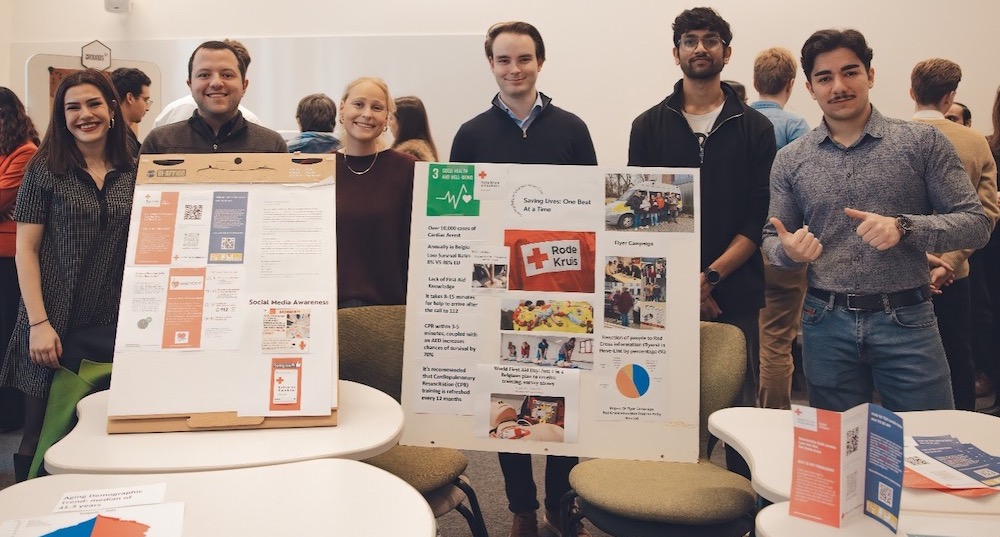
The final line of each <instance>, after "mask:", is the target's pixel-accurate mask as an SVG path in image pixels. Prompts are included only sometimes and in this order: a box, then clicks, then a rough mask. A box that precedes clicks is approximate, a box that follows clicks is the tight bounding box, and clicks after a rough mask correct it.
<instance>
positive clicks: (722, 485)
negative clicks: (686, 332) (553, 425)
mask: <svg viewBox="0 0 1000 537" xmlns="http://www.w3.org/2000/svg"><path fill="white" fill-rule="evenodd" d="M745 373H746V342H745V339H744V338H743V333H742V332H741V331H740V330H739V329H738V328H736V327H734V326H731V325H727V324H722V323H710V322H702V323H701V394H700V398H701V411H700V420H699V421H700V427H701V429H700V436H701V441H702V444H705V443H706V442H707V439H708V417H709V415H711V414H712V412H715V411H716V410H719V409H721V408H727V407H730V406H733V405H734V404H736V403H737V401H739V399H740V395H741V390H742V387H743V375H744V374H745ZM708 455H709V454H708V453H706V454H704V455H703V456H699V459H698V462H696V463H678V462H656V461H633V460H617V459H592V460H589V461H585V462H581V463H580V464H578V465H577V466H576V467H575V468H574V469H573V471H572V472H571V473H570V475H569V481H570V486H571V487H572V489H571V490H570V492H569V493H567V494H566V497H565V498H564V499H563V504H562V509H563V520H564V521H566V523H567V526H566V528H564V529H563V532H564V534H567V533H566V530H567V528H571V527H573V526H572V525H573V524H575V523H576V522H578V521H579V520H580V519H582V518H586V519H588V520H589V521H590V522H591V523H592V524H594V525H595V526H597V527H598V528H600V529H601V530H603V531H605V532H607V533H609V534H611V535H617V536H628V537H647V536H648V537H654V536H655V537H663V536H667V535H670V536H691V537H694V536H699V537H701V536H705V535H712V536H730V535H732V536H743V535H745V534H746V533H747V532H749V531H750V529H752V527H753V510H754V502H755V496H754V492H753V488H751V486H750V482H749V481H748V480H746V479H745V478H743V477H741V476H739V475H737V474H735V473H732V472H730V471H728V470H726V469H725V468H721V467H719V466H717V465H715V464H714V463H712V462H711V461H710V460H709V459H708ZM574 500H575V503H576V506H575V507H574V505H573V504H574Z"/></svg>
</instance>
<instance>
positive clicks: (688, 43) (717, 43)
mask: <svg viewBox="0 0 1000 537" xmlns="http://www.w3.org/2000/svg"><path fill="white" fill-rule="evenodd" d="M699 42H700V43H701V44H702V46H703V47H705V50H715V49H717V48H719V47H721V46H724V45H725V44H726V42H725V41H723V40H722V38H721V37H719V36H717V35H707V36H705V37H700V38H699V37H697V36H693V35H691V36H687V37H683V38H681V40H680V42H679V43H678V45H679V46H680V47H681V49H683V50H687V51H691V50H694V49H696V48H698V43H699Z"/></svg>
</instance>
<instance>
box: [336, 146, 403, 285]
mask: <svg viewBox="0 0 1000 537" xmlns="http://www.w3.org/2000/svg"><path fill="white" fill-rule="evenodd" d="M344 158H345V157H344V155H343V154H338V155H337V294H338V296H337V300H338V302H339V303H344V302H346V301H360V302H361V303H364V304H405V303H406V275H407V267H408V263H409V257H410V203H411V201H412V199H413V163H414V162H416V161H415V159H414V158H413V157H412V156H410V155H404V154H403V153H400V152H398V151H394V150H392V149H388V150H385V151H382V152H381V153H379V154H378V160H376V161H375V165H374V166H372V168H371V169H370V170H368V172H366V173H364V174H363V175H357V174H355V173H353V172H351V170H349V169H348V167H347V164H346V163H345V160H344ZM347 159H349V161H350V167H351V168H352V169H354V170H355V171H363V170H366V169H367V168H368V166H369V165H370V164H371V163H372V159H371V157H347Z"/></svg>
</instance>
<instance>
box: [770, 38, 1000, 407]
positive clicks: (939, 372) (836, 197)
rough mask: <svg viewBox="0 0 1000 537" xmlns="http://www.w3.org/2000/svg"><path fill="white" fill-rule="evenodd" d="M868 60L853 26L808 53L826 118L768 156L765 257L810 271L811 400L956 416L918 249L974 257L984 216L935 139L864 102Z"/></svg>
mask: <svg viewBox="0 0 1000 537" xmlns="http://www.w3.org/2000/svg"><path fill="white" fill-rule="evenodd" d="M871 59H872V50H871V48H869V47H868V43H867V42H866V41H865V37H864V36H863V35H862V34H861V33H860V32H858V31H856V30H846V31H840V30H820V31H818V32H816V33H814V34H813V35H812V36H811V37H809V39H807V40H806V43H805V45H803V47H802V67H803V70H804V71H805V74H806V78H807V81H806V88H807V89H808V90H809V92H810V94H812V97H813V99H815V100H816V102H817V103H818V104H819V106H820V108H821V109H822V110H823V122H822V124H821V125H820V126H818V127H817V128H815V129H813V130H812V131H811V132H809V133H808V134H806V135H805V136H803V137H802V138H800V139H799V140H798V141H796V142H795V143H794V144H791V145H789V146H786V147H785V148H784V149H783V150H782V151H780V152H779V153H778V155H777V157H776V158H775V160H774V165H773V166H772V168H771V205H770V214H771V218H770V223H769V224H768V225H766V226H765V227H764V251H765V252H766V254H767V256H768V257H769V259H770V260H771V264H772V265H774V266H775V267H778V268H781V267H787V268H793V267H799V266H802V265H803V264H805V263H810V266H809V271H808V280H809V290H808V292H807V294H806V299H805V305H804V306H803V309H802V333H803V365H804V366H805V375H806V380H807V382H808V385H809V386H808V387H809V403H810V405H812V406H814V407H819V408H824V409H829V410H837V411H843V410H847V409H849V408H851V407H853V406H856V405H858V404H860V403H864V402H868V401H871V399H872V390H873V389H877V390H878V392H879V394H880V395H881V401H882V405H883V406H885V407H886V408H888V409H890V410H894V411H904V410H930V409H949V408H954V401H953V400H952V393H951V381H950V374H949V369H948V362H947V361H946V360H945V353H944V347H943V346H942V345H941V337H940V336H939V334H938V327H937V322H936V320H935V318H934V308H933V306H932V305H931V302H930V298H931V289H930V275H929V271H928V264H927V256H926V254H925V252H941V251H952V250H957V249H960V248H979V247H981V246H982V245H984V244H985V243H986V241H987V239H988V238H989V233H990V220H989V219H988V218H987V217H986V214H985V213H984V212H983V206H982V204H981V203H980V202H979V199H978V198H977V197H976V194H975V192H974V191H973V189H972V185H971V184H970V183H969V178H968V176H967V175H966V173H965V169H964V168H963V167H962V163H961V161H960V160H959V158H958V155H957V153H956V152H955V148H954V147H953V146H952V144H951V142H949V141H948V139H947V138H946V137H945V136H944V135H943V134H942V133H941V132H940V131H939V130H937V129H935V128H934V127H931V126H930V125H924V124H920V123H913V122H906V121H901V120H897V119H891V118H886V117H883V116H882V115H881V114H880V113H879V112H878V110H876V109H875V108H874V107H873V106H872V105H871V103H870V102H869V100H868V90H869V89H871V87H872V86H873V85H874V83H875V71H874V69H872V68H871Z"/></svg>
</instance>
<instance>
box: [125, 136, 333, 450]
mask: <svg viewBox="0 0 1000 537" xmlns="http://www.w3.org/2000/svg"><path fill="white" fill-rule="evenodd" d="M335 170H336V166H335V160H334V156H333V155H308V156H304V155H290V154H239V155H237V154H208V155H142V156H140V159H139V171H138V177H137V180H136V190H135V195H134V198H133V206H132V219H131V224H130V228H129V241H128V248H127V252H126V260H125V276H124V282H123V285H122V298H121V306H120V312H119V320H118V334H117V340H116V346H115V359H114V360H115V373H114V376H113V379H112V384H111V395H110V400H109V404H108V432H111V433H125V432H154V431H187V430H206V429H241V428H274V427H311V426H328V425H335V424H336V421H337V417H336V407H337V402H338V399H337V397H338V391H337V379H338V368H337V355H336V353H337V314H336V312H337V290H336V285H337V273H336V258H337V250H336V228H335V216H334V214H335V207H336V196H335V186H334V182H335V180H334V175H335Z"/></svg>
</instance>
